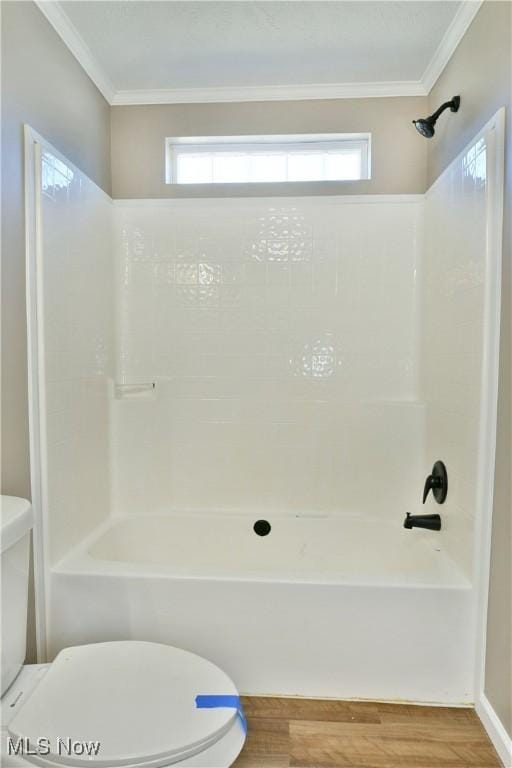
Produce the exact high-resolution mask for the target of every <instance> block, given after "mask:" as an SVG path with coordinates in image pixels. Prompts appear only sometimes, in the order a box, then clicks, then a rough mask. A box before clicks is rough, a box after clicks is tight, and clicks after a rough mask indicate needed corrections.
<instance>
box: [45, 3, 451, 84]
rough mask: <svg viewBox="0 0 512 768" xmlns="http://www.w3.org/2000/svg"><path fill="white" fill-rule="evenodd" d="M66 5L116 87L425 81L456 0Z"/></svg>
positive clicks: (64, 5)
mask: <svg viewBox="0 0 512 768" xmlns="http://www.w3.org/2000/svg"><path fill="white" fill-rule="evenodd" d="M60 5H61V8H62V9H63V10H64V11H65V13H66V14H67V15H68V17H69V19H70V20H71V22H72V23H73V25H74V26H75V27H76V29H77V30H78V32H79V33H80V35H81V37H82V38H83V40H84V41H85V42H86V44H87V45H88V47H89V48H90V50H91V52H92V54H93V56H94V58H95V59H96V61H97V62H98V63H99V65H100V66H101V68H102V69H103V71H104V73H105V74H106V75H107V76H108V78H109V79H110V80H111V82H112V83H113V85H114V87H115V88H116V89H118V90H123V89H127V90H130V89H147V88H194V87H197V88H207V87H211V86H234V87H236V86H247V85H253V86H261V85H302V84H313V83H314V84H318V83H320V84H329V83H352V82H353V83H360V82H382V81H395V80H420V79H421V77H422V75H423V73H424V71H425V69H426V67H427V64H428V63H429V61H430V59H431V58H432V56H433V54H434V52H435V50H436V48H437V46H438V45H439V43H440V41H441V38H442V37H443V34H444V33H445V31H446V29H447V27H448V25H449V24H450V21H451V20H452V18H453V16H454V15H455V13H456V11H457V9H458V6H459V3H458V2H447V1H444V0H443V1H441V2H439V1H437V2H415V1H414V0H406V1H405V2H392V1H391V0H386V1H385V2H382V1H380V2H371V1H368V2H349V1H339V0H335V1H334V2H332V1H331V2H322V1H321V0H320V1H318V2H272V1H271V2H249V1H247V2H215V1H213V2H193V1H191V2H174V1H169V0H168V1H167V2H153V1H152V0H144V1H143V2H139V1H138V0H131V1H128V2H127V1H126V0H125V1H124V2H119V1H118V2H83V1H82V0H65V1H64V2H61V4H60Z"/></svg>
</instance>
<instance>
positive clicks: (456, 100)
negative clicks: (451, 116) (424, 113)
mask: <svg viewBox="0 0 512 768" xmlns="http://www.w3.org/2000/svg"><path fill="white" fill-rule="evenodd" d="M459 104H460V97H459V96H454V97H453V99H450V101H445V102H444V104H441V106H440V107H439V108H438V109H436V111H435V112H433V113H432V114H431V115H430V117H427V120H428V122H429V123H430V122H432V123H435V122H436V120H437V118H438V117H439V115H442V113H443V112H444V111H445V109H448V107H449V108H450V109H451V111H452V112H457V110H458V108H459Z"/></svg>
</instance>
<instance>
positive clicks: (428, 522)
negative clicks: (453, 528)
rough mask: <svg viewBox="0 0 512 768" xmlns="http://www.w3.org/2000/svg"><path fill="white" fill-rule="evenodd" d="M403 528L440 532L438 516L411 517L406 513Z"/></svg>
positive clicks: (439, 518)
mask: <svg viewBox="0 0 512 768" xmlns="http://www.w3.org/2000/svg"><path fill="white" fill-rule="evenodd" d="M404 528H409V529H411V528H428V530H430V531H440V530H441V517H440V515H411V514H410V513H409V512H408V513H407V517H406V518H405V520H404Z"/></svg>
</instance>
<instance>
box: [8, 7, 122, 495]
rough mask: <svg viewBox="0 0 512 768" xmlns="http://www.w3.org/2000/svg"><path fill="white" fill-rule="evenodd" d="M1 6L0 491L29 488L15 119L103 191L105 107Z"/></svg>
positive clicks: (49, 32)
mask: <svg viewBox="0 0 512 768" xmlns="http://www.w3.org/2000/svg"><path fill="white" fill-rule="evenodd" d="M0 6H1V14H2V417H3V424H2V440H3V442H2V491H3V493H10V494H17V495H20V496H25V497H29V496H30V481H29V462H28V416H27V363H26V354H27V352H26V323H25V242H24V213H23V192H24V186H23V123H29V124H30V125H31V126H32V127H33V128H34V129H35V130H36V131H38V132H39V133H41V134H42V135H43V136H44V137H45V138H46V139H48V140H49V141H50V142H52V143H53V144H55V145H56V146H57V147H58V148H59V149H60V150H61V151H62V152H63V153H64V154H65V155H66V156H67V157H69V158H70V159H71V160H72V161H73V162H75V163H76V164H77V165H78V166H79V167H80V168H81V169H83V170H84V172H85V173H87V175H88V176H90V177H91V178H92V179H93V180H94V181H96V182H97V183H98V184H99V185H100V186H101V187H103V189H105V190H106V191H108V192H110V108H109V105H108V104H107V102H106V101H105V99H104V98H103V96H102V95H101V94H100V93H99V91H98V90H97V88H96V87H95V86H94V84H93V83H92V82H91V80H90V79H89V77H88V76H87V75H86V74H85V72H84V71H83V69H82V68H81V66H80V65H79V64H78V62H77V61H76V59H75V58H74V57H73V56H72V54H71V53H70V52H69V50H68V48H67V47H66V46H65V45H64V43H63V42H62V40H61V39H60V37H58V35H57V34H56V33H55V31H54V30H53V28H52V27H51V26H50V25H49V24H48V22H47V21H46V19H45V18H44V16H43V15H42V14H41V12H40V11H39V10H38V8H37V7H36V6H35V5H34V4H33V3H31V2H6V3H1V4H0Z"/></svg>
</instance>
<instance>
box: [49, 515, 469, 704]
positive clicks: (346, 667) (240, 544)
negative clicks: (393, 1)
mask: <svg viewBox="0 0 512 768" xmlns="http://www.w3.org/2000/svg"><path fill="white" fill-rule="evenodd" d="M260 517H264V516H263V515H260ZM256 519H257V516H255V517H249V516H247V515H246V514H244V515H238V516H237V515H228V514H220V513H215V514H213V513H208V514H200V513H190V512H187V514H167V515H162V516H149V515H141V516H129V517H128V516H126V517H118V518H112V519H110V520H109V521H108V523H106V524H104V525H103V526H102V527H100V528H98V529H97V530H96V531H95V532H94V533H93V534H92V535H91V536H89V537H88V538H87V539H86V540H84V541H83V542H82V543H81V544H80V545H79V546H78V547H77V548H75V549H74V550H73V551H72V552H70V553H69V554H68V555H67V556H66V557H65V558H64V559H62V560H61V561H60V562H59V563H58V564H57V565H56V566H55V567H54V568H53V569H52V572H51V589H50V600H49V603H50V605H49V608H50V611H49V616H50V622H49V637H48V640H49V647H50V650H51V654H52V655H54V654H56V653H57V652H58V651H59V650H60V649H61V648H63V647H65V646H67V645H72V644H80V643H87V642H95V641H101V640H114V639H129V638H133V639H145V640H154V641H156V642H164V643H170V644H173V645H176V646H181V647H183V648H187V649H188V650H190V651H194V652H195V653H198V654H200V655H202V656H206V657H207V658H210V659H211V660H212V661H214V662H215V663H216V664H218V665H219V666H220V667H221V668H223V669H225V670H226V672H227V673H228V674H229V675H230V676H231V677H232V678H233V679H234V680H235V681H236V683H237V686H238V688H239V689H240V690H241V691H243V692H244V693H247V694H252V695H257V694H262V695H263V694H269V695H273V694H275V695H279V694H280V695H302V696H310V697H333V698H363V699H380V700H388V701H395V700H406V701H416V702H436V703H444V704H468V703H470V702H471V701H472V698H473V695H472V691H473V667H472V659H473V656H474V648H473V643H474V639H473V638H474V627H473V625H474V617H473V592H472V589H471V585H470V583H469V582H468V580H467V579H466V578H465V577H464V575H463V574H462V573H461V572H460V571H459V570H458V569H457V568H456V566H455V565H454V563H453V562H451V561H450V559H449V558H448V557H447V555H446V553H445V552H444V551H443V549H442V546H441V543H442V541H443V538H442V534H441V535H440V534H435V533H432V532H428V531H418V530H414V531H406V530H405V529H404V528H403V527H402V524H401V520H397V521H395V522H393V523H392V524H390V523H383V522H382V521H378V520H371V519H361V518H357V517H354V518H347V517H343V518H342V517H328V516H327V517H324V516H319V515H311V516H304V515H301V516H299V517H292V516H279V515H270V514H269V515H267V516H266V519H268V520H269V522H270V524H271V532H270V533H269V535H267V536H257V535H256V534H255V533H254V531H253V524H254V521H255V520H256Z"/></svg>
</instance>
